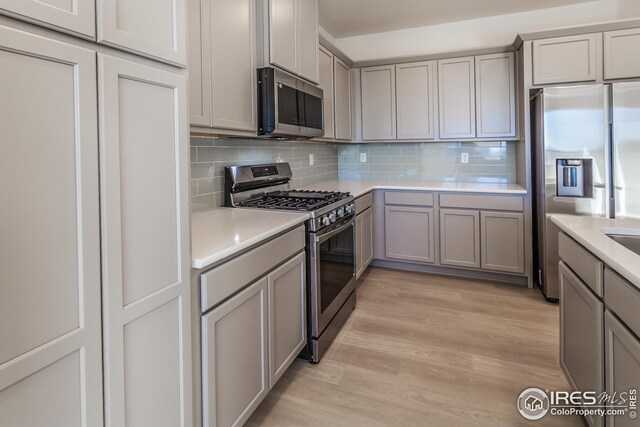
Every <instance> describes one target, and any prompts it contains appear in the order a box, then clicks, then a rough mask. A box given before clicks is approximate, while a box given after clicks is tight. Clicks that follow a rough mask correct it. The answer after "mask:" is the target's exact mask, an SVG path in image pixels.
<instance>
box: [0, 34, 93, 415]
mask: <svg viewBox="0 0 640 427" xmlns="http://www.w3.org/2000/svg"><path fill="white" fill-rule="evenodd" d="M95 55H96V54H95V52H92V51H89V50H86V49H82V48H78V47H74V46H71V45H68V44H65V43H61V42H57V41H53V40H48V39H44V38H42V37H39V36H34V35H30V34H28V33H25V32H22V31H16V30H12V29H8V28H5V27H0V70H2V78H0V99H2V105H3V107H2V108H1V109H2V114H0V128H1V129H2V142H1V143H0V194H2V203H0V218H2V221H0V236H2V238H1V240H2V244H1V245H0V283H1V285H0V343H1V344H0V425H2V426H45V425H59V426H94V425H95V426H100V425H102V423H103V416H102V357H101V325H100V246H99V245H100V244H99V242H100V229H99V204H98V202H99V200H98V195H99V187H98V123H97V117H98V113H97V93H96V56H95Z"/></svg>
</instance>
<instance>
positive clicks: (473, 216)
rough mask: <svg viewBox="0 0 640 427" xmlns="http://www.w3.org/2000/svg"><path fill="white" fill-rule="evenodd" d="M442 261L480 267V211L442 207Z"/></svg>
mask: <svg viewBox="0 0 640 427" xmlns="http://www.w3.org/2000/svg"><path fill="white" fill-rule="evenodd" d="M440 263H441V264H443V265H451V266H457V267H472V268H480V212H478V211H470V210H456V209H440Z"/></svg>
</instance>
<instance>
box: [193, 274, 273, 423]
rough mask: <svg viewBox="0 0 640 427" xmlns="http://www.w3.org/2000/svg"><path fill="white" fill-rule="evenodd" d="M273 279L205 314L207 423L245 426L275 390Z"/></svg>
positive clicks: (204, 419)
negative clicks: (271, 316) (271, 348)
mask: <svg viewBox="0 0 640 427" xmlns="http://www.w3.org/2000/svg"><path fill="white" fill-rule="evenodd" d="M267 312H268V308H267V278H266V277H265V278H262V279H261V280H259V281H258V282H256V283H254V284H253V285H251V286H249V287H248V288H247V289H245V290H243V291H241V292H240V293H239V294H238V295H236V296H234V297H233V298H231V299H230V300H228V301H227V302H225V303H224V304H222V305H220V306H219V307H218V308H215V309H214V310H213V311H211V312H210V313H209V314H207V315H205V316H203V317H202V402H203V404H202V425H203V427H227V426H241V425H243V424H244V422H245V421H246V420H247V419H248V418H249V417H250V416H251V414H252V413H253V411H254V410H255V409H256V408H257V407H258V405H259V404H260V402H261V401H262V399H264V397H265V396H266V395H267V393H268V392H269V353H268V342H269V337H268V330H269V329H268V324H267V321H268V320H267Z"/></svg>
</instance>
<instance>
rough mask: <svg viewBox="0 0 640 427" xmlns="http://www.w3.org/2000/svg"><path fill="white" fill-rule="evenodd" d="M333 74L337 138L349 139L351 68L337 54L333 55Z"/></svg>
mask: <svg viewBox="0 0 640 427" xmlns="http://www.w3.org/2000/svg"><path fill="white" fill-rule="evenodd" d="M333 76H334V89H335V90H334V104H335V138H336V139H339V140H342V141H349V140H351V69H350V68H349V66H348V65H347V64H345V63H344V62H342V61H341V60H340V59H339V58H336V57H335V56H334V57H333ZM325 96H326V92H325ZM325 102H326V101H325Z"/></svg>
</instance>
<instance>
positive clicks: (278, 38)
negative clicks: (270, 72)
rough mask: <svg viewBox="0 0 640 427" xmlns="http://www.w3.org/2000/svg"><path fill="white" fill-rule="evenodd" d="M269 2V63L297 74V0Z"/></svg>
mask: <svg viewBox="0 0 640 427" xmlns="http://www.w3.org/2000/svg"><path fill="white" fill-rule="evenodd" d="M268 1H269V55H270V58H269V62H271V63H272V64H274V65H277V66H278V67H282V68H284V69H285V70H289V71H291V72H292V73H297V72H298V54H297V48H298V47H297V46H298V34H297V27H296V22H297V20H298V13H299V12H298V7H299V3H298V0H268Z"/></svg>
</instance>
